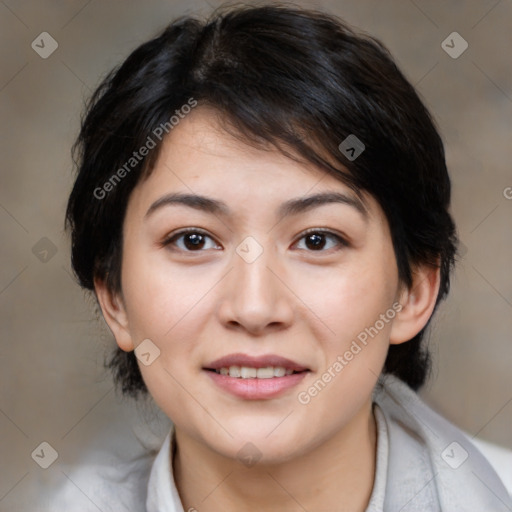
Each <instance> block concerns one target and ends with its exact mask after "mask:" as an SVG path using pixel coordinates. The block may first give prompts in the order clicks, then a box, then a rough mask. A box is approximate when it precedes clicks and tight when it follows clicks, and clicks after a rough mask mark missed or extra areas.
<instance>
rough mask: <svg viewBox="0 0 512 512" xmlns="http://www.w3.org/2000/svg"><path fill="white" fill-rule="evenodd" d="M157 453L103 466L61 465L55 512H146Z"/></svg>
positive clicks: (55, 495)
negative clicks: (150, 479)
mask: <svg viewBox="0 0 512 512" xmlns="http://www.w3.org/2000/svg"><path fill="white" fill-rule="evenodd" d="M155 456H156V453H155V452H153V451H151V452H147V453H146V454H144V455H142V456H140V457H137V458H134V459H131V460H129V461H121V460H117V459H114V458H112V459H110V460H104V461H102V462H101V463H95V464H90V463H89V464H88V463H83V464H80V465H78V464H77V465H62V466H61V468H60V469H61V470H62V473H63V474H64V475H65V477H66V478H65V480H64V481H63V485H62V486H61V487H60V488H59V489H58V490H56V491H55V492H54V493H52V496H51V506H52V510H67V511H70V512H72V511H74V510H76V511H78V510H80V511H81V512H82V511H85V510H101V511H102V512H145V510H146V506H145V505H146V496H147V486H148V481H149V475H150V472H151V467H152V465H153V462H154V459H155Z"/></svg>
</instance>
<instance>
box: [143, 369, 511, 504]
mask: <svg viewBox="0 0 512 512" xmlns="http://www.w3.org/2000/svg"><path fill="white" fill-rule="evenodd" d="M373 402H374V404H375V407H374V413H375V419H376V422H377V457H376V469H375V479H374V486H373V490H372V495H371V498H370V501H369V504H368V507H367V509H366V512H396V511H397V510H401V511H402V512H409V511H417V510H422V511H428V512H455V511H456V512H474V511H475V510H478V511H480V510H482V511H483V510H485V511H486V512H487V511H489V512H490V511H491V510H492V512H501V511H503V512H510V511H511V510H512V499H511V498H510V496H509V495H508V492H507V490H506V488H505V486H504V485H503V483H502V482H501V480H500V479H499V477H498V475H497V474H496V472H495V471H494V469H493V468H492V467H491V465H490V463H489V462H488V461H487V460H486V459H485V458H484V456H483V455H482V454H481V453H480V452H479V451H478V449H477V448H476V447H475V446H474V445H473V444H472V443H471V442H470V441H469V439H468V438H467V437H466V436H465V435H464V434H463V432H462V431H461V430H460V429H459V428H458V427H456V426H455V425H453V424H451V423H450V422H449V421H448V420H446V419H444V418H443V417H441V416H440V415H439V414H437V413H436V412H435V411H433V410H432V409H431V408H430V407H429V406H428V405H426V404H425V403H424V402H423V401H422V400H421V399H420V397H419V396H418V395H417V394H416V393H415V392H414V391H413V390H412V389H411V388H409V387H408V386H407V385H406V384H405V383H403V382H402V381H401V380H400V379H398V378H397V377H394V376H393V375H385V376H381V377H380V378H379V382H378V383H377V386H376V387H375V390H374V393H373ZM174 443H175V431H174V427H172V428H171V430H170V432H169V433H168V434H167V437H166V438H165V441H164V443H163V445H162V447H161V449H160V451H159V453H158V455H157V457H156V459H155V461H154V463H153V466H152V468H151V474H150V477H149V483H148V494H147V502H146V508H147V512H184V510H183V506H182V503H181V500H180V497H179V493H178V490H177V488H176V483H175V481H174V474H173V471H172V464H171V448H173V447H174ZM461 450H462V451H461ZM465 454H467V458H466V459H465V460H464V462H463V463H461V464H459V465H458V466H457V467H455V466H456V465H457V464H458V462H460V460H462V459H461V458H460V457H462V456H465ZM457 458H459V461H457V460H455V459H457ZM454 462H455V464H454Z"/></svg>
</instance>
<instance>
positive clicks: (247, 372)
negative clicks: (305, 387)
mask: <svg viewBox="0 0 512 512" xmlns="http://www.w3.org/2000/svg"><path fill="white" fill-rule="evenodd" d="M215 371H216V373H220V374H221V375H229V376H230V377H237V378H241V379H272V378H273V377H284V376H285V375H291V374H292V373H293V370H290V369H286V368H284V367H282V366H267V367H266V368H250V367H248V366H230V367H229V368H220V369H219V370H215Z"/></svg>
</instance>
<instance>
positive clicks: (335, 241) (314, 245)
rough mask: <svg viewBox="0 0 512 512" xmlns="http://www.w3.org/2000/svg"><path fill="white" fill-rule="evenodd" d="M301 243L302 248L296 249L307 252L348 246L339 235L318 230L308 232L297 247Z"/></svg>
mask: <svg viewBox="0 0 512 512" xmlns="http://www.w3.org/2000/svg"><path fill="white" fill-rule="evenodd" d="M302 241H303V244H302V247H298V248H299V249H306V250H308V251H317V252H321V251H324V250H329V249H332V248H335V247H343V246H347V245H348V244H347V242H346V241H345V240H344V239H343V238H342V237H340V236H339V235H336V234H334V233H331V232H330V231H319V230H316V231H309V232H308V233H306V234H305V235H303V236H302V238H301V239H300V240H299V244H298V246H300V245H301V242H302Z"/></svg>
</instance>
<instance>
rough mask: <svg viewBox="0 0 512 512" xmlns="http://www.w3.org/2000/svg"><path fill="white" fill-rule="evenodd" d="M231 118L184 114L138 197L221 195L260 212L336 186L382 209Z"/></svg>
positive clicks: (202, 111) (205, 111)
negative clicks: (239, 133) (229, 122)
mask: <svg viewBox="0 0 512 512" xmlns="http://www.w3.org/2000/svg"><path fill="white" fill-rule="evenodd" d="M225 122H226V120H225V119H224V118H223V117H222V115H221V114H220V113H219V112H218V111H217V110H214V109H212V108H208V107H198V108H196V109H194V110H193V111H192V112H191V113H190V114H188V115H187V116H186V117H185V118H184V119H182V120H181V121H180V122H179V123H178V124H177V125H176V126H175V127H174V128H173V129H172V131H171V132H170V133H169V135H167V137H166V138H165V139H164V141H163V144H162V148H161V151H160V154H159V157H158V159H157V161H156V163H155V166H154V168H153V169H152V171H151V174H150V175H149V178H148V179H147V180H145V181H143V182H142V183H140V184H139V185H138V186H137V187H136V189H135V190H134V192H133V194H132V195H134V196H136V199H137V201H136V202H138V203H143V204H144V205H145V207H146V208H147V207H148V206H149V202H153V201H155V200H156V199H158V197H161V196H163V195H164V194H166V193H168V192H170V191H179V192H181V193H186V194H200V195H205V196H209V197H215V198H219V199H222V200H223V201H224V202H226V203H232V204H234V205H236V204H238V205H239V208H240V209H246V210H247V209H251V210H252V211H253V212H254V211H255V210H258V209H261V208H262V207H267V206H269V205H271V204H275V205H276V208H277V206H278V205H279V204H282V203H283V202H284V201H286V200H287V199H290V198H292V197H293V198H299V197H304V196H311V195H313V194H319V193H325V192H326V191H333V192H339V193H341V194H343V195H344V196H345V197H347V198H349V199H353V201H354V203H360V204H362V205H363V209H366V210H367V213H368V214H369V215H370V216H371V215H372V214H375V213H378V212H376V210H378V209H379V207H378V205H377V203H376V201H375V200H374V199H373V198H372V197H371V196H368V195H365V194H364V193H361V194H360V195H359V198H358V195H356V194H355V192H354V191H353V190H351V189H350V188H349V187H348V186H347V185H345V184H344V183H343V182H342V181H341V180H340V179H336V178H335V177H334V176H332V175H330V174H328V173H327V172H326V171H324V170H323V169H320V168H318V167H315V166H314V165H313V164H311V163H310V162H304V161H303V159H302V161H300V160H299V161H297V160H295V159H292V158H290V157H288V156H286V155H284V154H283V153H282V152H280V151H279V150H278V149H277V148H275V147H273V146H271V145H269V144H267V145H266V146H262V145H256V144H252V143H251V142H252V141H250V140H249V141H247V140H245V139H242V138H238V137H236V136H234V135H233V134H232V132H228V131H226V129H225V126H226V125H225ZM235 133H236V132H235ZM292 154H293V152H292ZM361 199H362V201H361ZM134 201H135V198H134ZM132 202H133V201H132ZM378 216H379V215H378Z"/></svg>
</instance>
